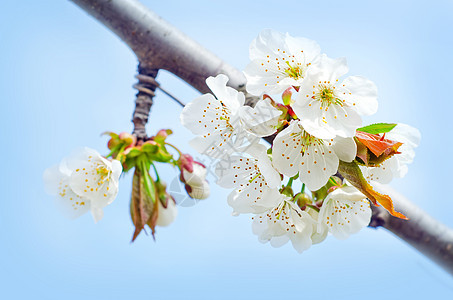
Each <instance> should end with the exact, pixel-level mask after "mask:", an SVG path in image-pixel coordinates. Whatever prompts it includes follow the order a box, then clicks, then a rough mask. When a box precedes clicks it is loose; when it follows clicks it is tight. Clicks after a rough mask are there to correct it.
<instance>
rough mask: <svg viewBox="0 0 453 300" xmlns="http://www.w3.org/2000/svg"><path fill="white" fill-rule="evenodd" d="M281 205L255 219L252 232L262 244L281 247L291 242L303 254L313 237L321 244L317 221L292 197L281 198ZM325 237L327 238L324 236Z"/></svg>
mask: <svg viewBox="0 0 453 300" xmlns="http://www.w3.org/2000/svg"><path fill="white" fill-rule="evenodd" d="M280 197H281V198H280V201H281V202H280V203H279V204H278V205H277V206H275V207H274V208H273V209H271V210H269V211H267V212H264V213H262V214H259V215H256V216H255V217H253V223H252V230H253V233H254V234H256V235H258V239H259V241H260V242H262V243H266V242H270V244H271V245H272V246H273V247H280V246H283V245H284V244H286V243H287V242H288V241H291V243H292V245H293V247H294V248H295V249H296V250H297V252H299V253H302V252H303V251H305V250H307V249H308V248H310V247H311V245H312V244H313V237H314V239H315V240H316V242H320V241H321V240H323V238H322V239H321V238H320V237H321V236H320V235H319V234H318V233H317V231H316V228H317V227H316V225H317V224H316V221H315V220H314V219H313V218H312V216H311V215H310V214H308V213H307V212H306V211H302V210H301V209H300V208H299V207H298V206H297V205H296V204H294V203H293V202H292V201H291V200H292V199H291V198H290V197H286V196H284V195H281V196H280ZM324 237H325V236H324Z"/></svg>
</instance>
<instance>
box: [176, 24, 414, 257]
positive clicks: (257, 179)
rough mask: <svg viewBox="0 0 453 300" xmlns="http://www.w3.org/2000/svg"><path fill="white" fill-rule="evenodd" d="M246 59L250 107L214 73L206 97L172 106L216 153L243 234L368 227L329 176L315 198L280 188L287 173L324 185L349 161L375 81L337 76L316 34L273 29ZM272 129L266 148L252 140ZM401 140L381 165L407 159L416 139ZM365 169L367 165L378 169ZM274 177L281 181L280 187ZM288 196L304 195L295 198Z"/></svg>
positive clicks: (277, 237) (364, 212)
mask: <svg viewBox="0 0 453 300" xmlns="http://www.w3.org/2000/svg"><path fill="white" fill-rule="evenodd" d="M250 59H251V62H250V64H249V65H248V66H247V67H246V68H245V71H244V73H245V76H246V78H247V91H248V92H249V93H250V94H253V95H256V96H260V97H262V99H261V100H260V101H259V102H258V103H257V104H256V106H255V107H254V108H252V107H249V106H245V105H244V102H245V95H244V94H243V93H241V92H238V91H236V90H235V89H233V88H230V87H227V86H226V84H227V82H228V78H227V76H225V75H218V76H217V77H215V78H214V77H210V78H208V79H207V80H206V83H207V85H208V87H209V88H210V89H211V91H212V92H213V95H212V94H205V95H203V96H201V97H199V98H197V99H195V100H194V101H193V102H192V103H189V104H188V105H187V106H186V107H185V108H184V109H183V112H182V114H181V122H182V124H183V125H184V126H185V127H187V128H188V129H189V130H191V131H192V132H193V133H194V134H195V135H197V137H196V138H195V139H194V140H192V142H191V145H192V146H193V147H194V148H195V149H196V150H197V151H199V152H200V153H202V154H205V155H208V156H211V157H213V158H216V159H218V161H217V164H216V166H215V170H216V174H217V176H218V182H217V183H218V184H219V185H220V186H222V187H225V188H232V189H233V191H232V192H231V194H230V195H229V196H228V204H229V205H230V206H231V207H232V208H233V213H234V214H235V215H237V214H245V213H252V214H255V216H254V217H253V219H254V221H253V232H254V233H255V234H257V235H258V237H259V240H260V241H263V242H267V241H270V243H271V245H272V246H276V247H278V246H281V245H283V244H285V243H286V242H288V241H289V240H291V242H292V244H293V246H294V248H295V249H296V250H297V251H298V252H302V251H304V250H306V249H308V248H309V247H310V246H311V245H312V244H316V243H319V242H321V241H323V240H324V239H325V237H326V236H327V233H328V232H331V233H332V234H333V235H334V236H335V237H337V238H340V239H344V238H347V237H348V236H349V235H350V234H352V233H356V232H358V231H359V230H360V229H361V228H363V227H365V226H367V225H368V223H369V221H370V217H371V209H370V205H369V202H368V200H367V199H366V197H365V196H364V195H363V194H362V193H361V192H359V191H358V190H357V189H355V188H354V187H351V186H347V185H344V184H338V185H337V186H333V187H331V188H330V189H329V193H328V194H327V196H326V195H325V196H324V198H323V199H321V201H319V199H317V201H316V202H315V201H312V200H311V199H310V197H309V196H308V195H307V194H305V193H303V192H301V193H300V194H296V195H293V194H292V192H291V193H288V192H287V190H288V188H290V187H291V184H292V182H293V180H294V179H296V178H299V179H300V181H301V182H302V183H303V186H304V187H305V186H306V187H307V188H308V189H309V190H310V191H313V192H314V191H317V190H319V189H321V188H323V187H327V186H326V185H327V184H328V182H329V180H330V179H331V176H333V175H335V174H336V173H337V171H338V166H339V161H340V160H341V161H344V162H351V161H353V160H354V159H355V157H356V154H357V146H356V143H355V141H354V136H355V134H356V130H357V129H358V128H359V127H361V126H362V119H361V116H362V115H371V114H374V113H375V112H376V111H377V107H378V102H377V88H376V86H375V84H374V83H373V82H371V81H370V80H368V79H366V78H363V77H359V76H350V77H347V78H345V79H344V80H343V79H342V77H343V76H344V75H345V74H346V73H347V71H348V67H347V65H346V60H345V59H344V58H340V59H332V58H329V57H327V56H326V55H325V54H321V52H320V47H319V45H318V44H317V43H316V42H314V41H311V40H308V39H304V38H294V37H291V36H290V35H288V34H281V33H279V32H276V31H273V30H264V31H263V32H261V33H260V34H259V36H258V37H257V38H256V39H255V40H254V41H253V42H252V43H251V46H250ZM289 90H292V99H291V101H290V103H285V104H286V105H282V104H276V103H275V102H274V101H273V100H272V98H271V95H275V94H279V93H281V92H284V91H289ZM264 95H265V96H264ZM282 107H284V108H286V109H287V110H286V111H285V110H284V109H281V108H282ZM288 109H289V110H291V114H290V117H288V116H287V115H288V114H287V113H288ZM399 126H402V129H404V130H402V132H404V131H405V129H407V128H405V127H404V125H399ZM282 128H283V130H280V129H282ZM277 130H279V131H278V134H277V136H276V137H275V139H274V142H273V146H272V149H269V150H268V149H267V148H266V147H265V146H264V145H262V144H259V143H258V142H259V137H266V136H270V135H272V134H274V133H276V132H277ZM388 137H389V136H388ZM400 140H401V141H403V139H400ZM409 140H410V141H412V142H413V144H409V148H408V151H407V152H408V154H407V157H406V156H404V157H401V156H400V157H399V158H396V156H395V159H396V160H397V161H396V162H391V160H390V159H389V160H388V161H386V163H387V164H389V166H388V167H386V170H387V169H388V170H390V169H391V170H392V171H393V170H398V172H400V173H399V174H401V175H403V174H402V173H404V172H405V171H406V169H405V164H406V163H408V162H410V160H411V159H412V158H413V154H412V152H411V151H412V148H411V147H413V146H416V144H418V140H417V139H416V138H412V139H411V138H409ZM403 142H406V141H403ZM365 169H366V167H365ZM374 169H375V170H370V172H372V173H373V172H374V174H377V173H378V172H381V171H382V168H374ZM372 173H370V174H367V177H368V178H370V176H371V177H372ZM284 176H287V177H289V181H288V185H287V186H282V180H283V178H284ZM334 182H335V181H334ZM298 195H299V196H300V195H305V196H306V197H307V198H308V199H309V200H308V201H305V202H303V203H301V202H299V201H298V200H297V199H298V197H297V196H298Z"/></svg>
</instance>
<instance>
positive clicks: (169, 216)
mask: <svg viewBox="0 0 453 300" xmlns="http://www.w3.org/2000/svg"><path fill="white" fill-rule="evenodd" d="M157 205H159V213H158V215H157V220H156V225H157V226H162V227H165V226H168V225H170V224H171V223H173V221H174V220H175V219H176V216H177V215H178V208H177V207H176V203H175V202H174V201H172V200H168V202H167V208H165V207H164V206H163V205H162V203H161V202H160V201H159V200H158V203H157Z"/></svg>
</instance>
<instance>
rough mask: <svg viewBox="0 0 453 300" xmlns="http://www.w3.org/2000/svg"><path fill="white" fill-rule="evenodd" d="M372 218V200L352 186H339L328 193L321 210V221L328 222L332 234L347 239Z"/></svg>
mask: <svg viewBox="0 0 453 300" xmlns="http://www.w3.org/2000/svg"><path fill="white" fill-rule="evenodd" d="M370 219H371V208H370V202H369V201H368V200H367V199H366V196H365V195H363V194H362V193H361V192H359V190H357V189H356V188H354V187H352V186H344V187H342V188H337V189H335V190H334V191H333V192H331V193H330V194H328V195H327V197H326V199H324V202H323V204H322V207H321V210H320V212H319V222H320V223H323V224H326V225H327V228H328V230H329V232H330V233H332V235H333V236H334V237H336V238H338V239H346V238H348V237H349V235H351V234H353V233H356V232H359V231H360V230H361V229H362V228H363V227H365V226H368V224H369V223H370Z"/></svg>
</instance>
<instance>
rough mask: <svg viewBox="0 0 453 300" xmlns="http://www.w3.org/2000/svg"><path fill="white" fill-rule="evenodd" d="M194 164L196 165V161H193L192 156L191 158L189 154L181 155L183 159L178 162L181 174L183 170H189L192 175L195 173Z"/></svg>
mask: <svg viewBox="0 0 453 300" xmlns="http://www.w3.org/2000/svg"><path fill="white" fill-rule="evenodd" d="M193 163H194V160H193V157H192V156H190V155H189V154H183V155H181V157H180V158H179V161H178V165H179V168H180V169H181V174H182V171H183V170H187V171H189V173H192V172H193Z"/></svg>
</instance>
